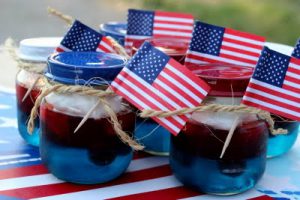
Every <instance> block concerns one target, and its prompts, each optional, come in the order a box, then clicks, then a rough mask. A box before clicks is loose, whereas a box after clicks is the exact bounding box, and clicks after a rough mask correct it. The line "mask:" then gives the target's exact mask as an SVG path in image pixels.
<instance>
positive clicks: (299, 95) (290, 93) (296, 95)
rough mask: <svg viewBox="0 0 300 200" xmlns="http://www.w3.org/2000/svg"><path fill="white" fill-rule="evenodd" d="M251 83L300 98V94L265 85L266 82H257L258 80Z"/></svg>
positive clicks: (252, 80)
mask: <svg viewBox="0 0 300 200" xmlns="http://www.w3.org/2000/svg"><path fill="white" fill-rule="evenodd" d="M251 82H252V83H254V84H256V85H260V86H262V87H265V88H268V89H270V90H274V91H275V92H280V93H282V94H287V95H290V96H293V97H295V98H300V94H299V93H296V92H292V91H289V90H285V89H282V88H279V87H275V86H272V85H270V84H268V83H264V82H262V81H259V80H256V79H251Z"/></svg>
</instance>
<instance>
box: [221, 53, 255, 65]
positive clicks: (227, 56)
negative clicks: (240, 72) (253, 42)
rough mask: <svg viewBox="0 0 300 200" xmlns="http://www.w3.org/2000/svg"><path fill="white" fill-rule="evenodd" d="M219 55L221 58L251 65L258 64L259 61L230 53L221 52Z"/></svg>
mask: <svg viewBox="0 0 300 200" xmlns="http://www.w3.org/2000/svg"><path fill="white" fill-rule="evenodd" d="M219 56H220V57H221V58H227V59H230V60H235V61H238V62H243V63H248V64H250V65H256V63H257V61H254V60H249V59H247V58H242V57H238V56H233V55H228V54H224V53H220V55H219ZM257 59H258V58H257Z"/></svg>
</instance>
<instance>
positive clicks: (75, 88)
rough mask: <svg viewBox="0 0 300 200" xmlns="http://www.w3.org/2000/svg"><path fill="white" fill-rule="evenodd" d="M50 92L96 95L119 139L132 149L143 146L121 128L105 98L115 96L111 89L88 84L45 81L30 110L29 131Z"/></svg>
mask: <svg viewBox="0 0 300 200" xmlns="http://www.w3.org/2000/svg"><path fill="white" fill-rule="evenodd" d="M52 92H55V93H59V94H74V93H75V94H79V95H87V96H94V97H98V98H99V102H100V103H101V104H102V106H103V107H104V109H105V111H106V113H107V115H108V116H109V117H110V121H111V123H112V126H113V128H114V130H115V132H116V134H117V135H118V136H119V138H120V139H121V141H123V142H124V143H125V144H127V145H129V146H130V147H132V148H133V149H134V150H142V149H143V148H144V146H142V145H141V144H139V143H137V142H136V141H135V140H134V139H133V138H131V137H130V136H129V135H128V134H127V133H126V132H125V131H123V130H122V126H121V124H120V122H119V120H118V117H117V114H116V113H115V112H114V110H113V109H112V108H111V106H110V104H109V102H107V100H106V99H105V97H110V96H115V95H116V94H115V93H114V92H113V91H111V90H110V89H107V90H100V89H95V88H92V87H88V86H79V85H64V84H60V83H50V82H47V85H46V86H45V87H44V88H43V89H42V92H41V94H40V95H39V96H38V98H37V99H36V101H35V104H34V107H33V108H32V110H31V114H30V118H29V121H28V125H27V129H28V132H29V133H32V132H33V129H34V119H35V118H36V117H37V115H38V109H39V106H40V104H41V103H42V101H43V99H44V97H46V96H47V95H48V94H50V93H52ZM94 108H95V106H94V107H93V109H94ZM93 109H92V110H93ZM86 116H88V115H86ZM77 129H78V128H77ZM77 129H76V130H77ZM76 130H75V131H76Z"/></svg>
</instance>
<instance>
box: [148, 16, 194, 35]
mask: <svg viewBox="0 0 300 200" xmlns="http://www.w3.org/2000/svg"><path fill="white" fill-rule="evenodd" d="M153 23H154V24H169V25H183V26H190V27H191V28H193V26H194V23H188V22H174V21H167V20H161V19H155V18H154V21H153ZM191 32H192V29H191Z"/></svg>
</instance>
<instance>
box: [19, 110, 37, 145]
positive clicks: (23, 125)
mask: <svg viewBox="0 0 300 200" xmlns="http://www.w3.org/2000/svg"><path fill="white" fill-rule="evenodd" d="M17 113H18V129H19V133H20V135H21V136H22V138H23V139H24V140H25V141H26V142H27V143H28V144H30V145H33V146H39V143H40V139H39V132H40V125H39V118H38V117H37V118H36V119H35V121H34V122H35V123H34V130H33V132H32V133H28V132H27V122H28V120H29V115H28V114H26V113H24V112H22V111H21V109H17Z"/></svg>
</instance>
